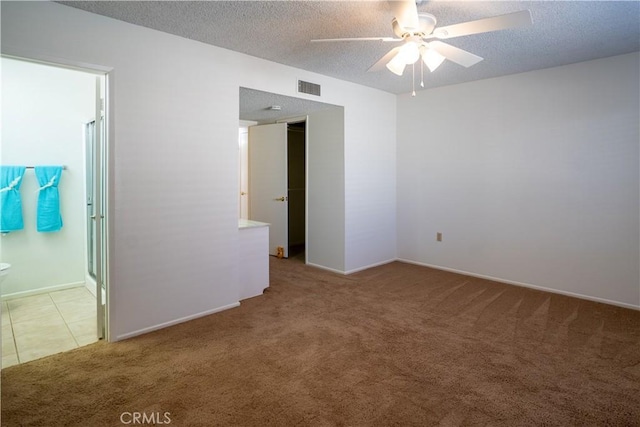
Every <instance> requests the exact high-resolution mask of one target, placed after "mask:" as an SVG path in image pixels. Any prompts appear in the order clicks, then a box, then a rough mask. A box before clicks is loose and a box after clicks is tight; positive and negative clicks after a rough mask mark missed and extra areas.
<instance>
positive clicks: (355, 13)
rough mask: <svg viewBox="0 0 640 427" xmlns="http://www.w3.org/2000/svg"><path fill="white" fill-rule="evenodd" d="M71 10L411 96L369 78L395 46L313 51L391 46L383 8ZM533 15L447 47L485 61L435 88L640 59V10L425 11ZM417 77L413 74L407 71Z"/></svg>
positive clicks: (537, 5)
mask: <svg viewBox="0 0 640 427" xmlns="http://www.w3.org/2000/svg"><path fill="white" fill-rule="evenodd" d="M60 3H64V4H66V5H68V6H72V7H76V8H80V9H84V10H87V11H90V12H94V13H97V14H100V15H106V16H109V17H112V18H115V19H119V20H122V21H127V22H130V23H134V24H137V25H142V26H145V27H149V28H154V29H157V30H160V31H164V32H167V33H171V34H175V35H179V36H182V37H186V38H190V39H194V40H199V41H201V42H204V43H209V44H212V45H216V46H220V47H223V48H227V49H231V50H235V51H238V52H243V53H246V54H249V55H252V56H256V57H260V58H264V59H268V60H270V61H274V62H278V63H281V64H286V65H291V66H294V67H297V68H302V69H305V70H309V71H314V72H317V73H320V74H324V75H328V76H332V77H336V78H339V79H342V80H347V81H351V82H355V83H359V84H363V85H366V86H370V87H375V88H378V89H382V90H384V91H388V92H391V93H406V92H409V91H410V90H411V72H405V75H404V76H402V77H398V76H396V75H394V74H392V73H391V72H389V71H387V70H386V69H384V70H382V71H379V72H375V73H367V69H368V68H369V67H370V66H371V65H372V64H374V63H375V62H376V61H377V60H378V59H379V58H380V57H382V56H383V55H384V54H385V53H386V52H387V51H388V50H389V49H391V48H392V47H395V46H396V44H395V43H385V42H379V41H368V42H336V43H310V42H309V41H310V40H311V39H315V38H337V37H369V36H393V33H392V30H391V19H392V17H393V13H392V12H391V9H390V7H389V5H388V4H387V2H378V1H347V2H345V1H199V2H191V1H161V2H156V1H141V2H137V1H126V2H124V1H86V2H85V1H73V2H60ZM523 9H529V10H530V11H531V15H532V17H533V22H534V23H533V26H532V27H529V28H524V29H512V30H504V31H498V32H493V33H485V34H477V35H471V36H465V37H459V38H454V39H449V40H447V42H448V43H450V44H452V45H454V46H457V47H459V48H462V49H465V50H468V51H470V52H472V53H474V54H476V55H479V56H481V57H483V58H484V61H481V62H480V63H478V64H476V65H474V66H472V67H470V68H464V67H461V66H459V65H457V64H454V63H452V62H449V61H445V63H444V64H443V65H442V66H441V67H440V68H438V69H437V70H436V71H435V72H433V73H429V72H428V71H426V73H427V75H425V87H427V88H431V87H437V86H444V85H450V84H456V83H462V82H467V81H472V80H478V79H485V78H490V77H497V76H502V75H507V74H514V73H520V72H524V71H530V70H536V69H542V68H548V67H554V66H559V65H565V64H570V63H575V62H581V61H587V60H591V59H596V58H603V57H607V56H613V55H620V54H624V53H629V52H635V51H638V50H640V3H639V2H637V1H627V2H615V1H602V2H600V1H534V2H531V1H457V2H452V1H421V2H419V6H418V10H419V12H428V13H431V14H433V15H435V16H436V18H437V19H438V26H444V25H450V24H455V23H460V22H465V21H470V20H475V19H480V18H486V17H490V16H494V15H500V14H504V13H509V12H514V11H519V10H523ZM409 71H410V70H409Z"/></svg>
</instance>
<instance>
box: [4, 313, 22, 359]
mask: <svg viewBox="0 0 640 427" xmlns="http://www.w3.org/2000/svg"><path fill="white" fill-rule="evenodd" d="M7 314H8V315H9V327H10V328H11V338H12V339H13V349H14V350H15V351H16V359H18V363H17V364H18V365H19V364H20V363H21V362H20V354H19V353H18V344H17V343H16V333H15V331H14V330H13V319H12V318H11V309H10V308H9V304H8V303H7Z"/></svg>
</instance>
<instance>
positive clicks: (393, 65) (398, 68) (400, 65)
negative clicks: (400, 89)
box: [387, 53, 407, 76]
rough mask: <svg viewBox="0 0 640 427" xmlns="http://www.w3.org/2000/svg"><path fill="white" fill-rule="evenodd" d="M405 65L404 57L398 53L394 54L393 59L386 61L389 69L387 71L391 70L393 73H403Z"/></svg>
mask: <svg viewBox="0 0 640 427" xmlns="http://www.w3.org/2000/svg"><path fill="white" fill-rule="evenodd" d="M406 66H407V64H406V63H405V62H404V59H403V58H402V57H401V56H400V53H398V54H397V55H396V56H394V57H393V59H391V61H389V62H388V63H387V68H388V69H389V71H391V72H392V73H393V74H396V75H398V76H401V75H402V73H404V68H405V67H406Z"/></svg>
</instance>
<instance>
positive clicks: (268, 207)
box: [241, 117, 307, 261]
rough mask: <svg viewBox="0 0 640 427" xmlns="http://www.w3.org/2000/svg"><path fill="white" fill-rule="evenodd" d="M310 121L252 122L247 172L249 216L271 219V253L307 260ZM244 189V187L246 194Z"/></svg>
mask: <svg viewBox="0 0 640 427" xmlns="http://www.w3.org/2000/svg"><path fill="white" fill-rule="evenodd" d="M306 124H307V119H306V117H305V118H298V119H293V120H285V121H283V122H281V123H274V124H264V125H255V126H250V127H249V132H248V162H247V164H248V173H247V174H246V175H247V176H248V219H250V220H253V221H259V222H264V223H268V224H269V254H270V255H272V256H278V257H284V258H289V257H292V256H295V257H296V258H298V259H301V260H303V261H304V260H305V253H306V242H307V158H306V152H307V138H306V135H307V131H306ZM241 144H242V140H241ZM242 175H243V174H242V173H241V176H242ZM241 183H242V180H241ZM242 193H243V191H242V188H241V197H242Z"/></svg>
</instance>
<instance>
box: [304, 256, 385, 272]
mask: <svg viewBox="0 0 640 427" xmlns="http://www.w3.org/2000/svg"><path fill="white" fill-rule="evenodd" d="M394 261H398V259H396V258H393V259H389V260H386V261H381V262H377V263H375V264H370V265H367V266H365V267H358V268H354V269H353V270H348V271H342V270H336V269H335V268H329V267H325V266H324V265H318V264H313V263H311V262H308V263H307V265H308V266H310V267H315V268H319V269H321V270H327V271H330V272H332V273H337V274H342V275H343V276H347V275H349V274H353V273H357V272H358V271H363V270H368V269H370V268H373V267H379V266H381V265H385V264H389V263H392V262H394Z"/></svg>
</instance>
